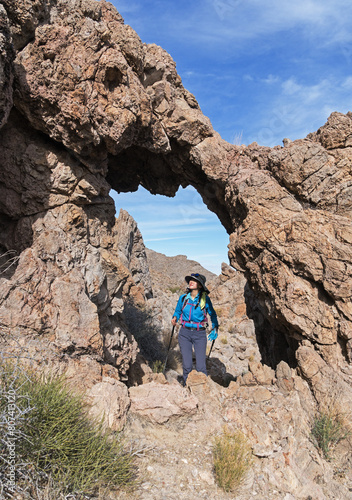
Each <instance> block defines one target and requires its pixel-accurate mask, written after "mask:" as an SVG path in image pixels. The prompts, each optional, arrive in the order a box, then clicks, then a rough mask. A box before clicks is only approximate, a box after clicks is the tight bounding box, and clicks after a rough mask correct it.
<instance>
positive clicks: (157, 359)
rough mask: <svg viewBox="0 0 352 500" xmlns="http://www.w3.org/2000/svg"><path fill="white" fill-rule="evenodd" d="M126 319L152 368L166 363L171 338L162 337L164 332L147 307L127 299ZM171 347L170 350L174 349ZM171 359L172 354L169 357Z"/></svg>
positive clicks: (142, 353)
mask: <svg viewBox="0 0 352 500" xmlns="http://www.w3.org/2000/svg"><path fill="white" fill-rule="evenodd" d="M124 320H125V322H126V325H127V327H128V329H129V331H130V332H131V333H132V335H133V337H134V338H135V340H136V342H137V344H138V347H139V350H140V353H141V355H142V356H143V358H144V359H145V360H146V361H147V362H148V364H149V365H150V367H151V368H153V366H154V367H155V369H156V370H158V371H160V370H159V368H160V367H161V364H162V366H163V365H164V362H165V358H166V354H167V348H168V345H169V340H170V337H169V339H167V338H165V339H164V338H163V337H162V332H161V331H160V329H159V328H158V327H157V325H156V324H155V323H153V318H152V316H151V315H150V313H149V312H148V310H147V309H146V308H141V307H137V306H136V305H135V304H133V302H131V301H127V302H125V305H124ZM175 337H176V335H174V337H173V340H172V346H173V345H174V343H175V342H176V340H175ZM172 346H171V347H170V350H171V349H172ZM168 359H171V357H170V355H169V358H168Z"/></svg>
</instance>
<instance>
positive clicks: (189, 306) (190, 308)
mask: <svg viewBox="0 0 352 500" xmlns="http://www.w3.org/2000/svg"><path fill="white" fill-rule="evenodd" d="M198 300H199V293H198V295H197V296H196V297H195V298H194V299H192V297H191V294H190V293H188V294H187V295H186V294H183V295H181V297H180V298H179V299H178V302H177V305H176V309H175V312H174V316H176V319H177V321H178V320H179V319H180V318H181V322H182V325H183V326H197V325H199V324H201V323H203V325H204V322H205V321H206V319H207V314H209V316H210V319H211V323H212V326H213V328H218V326H219V323H218V318H217V315H216V312H215V310H214V307H213V304H212V303H211V300H210V299H209V297H208V295H207V296H206V302H205V307H204V309H203V310H202V309H201V308H200V305H198V306H197V303H198ZM183 305H184V307H183ZM182 308H183V309H182ZM181 316H182V317H181ZM201 326H202V325H201ZM204 326H205V325H204Z"/></svg>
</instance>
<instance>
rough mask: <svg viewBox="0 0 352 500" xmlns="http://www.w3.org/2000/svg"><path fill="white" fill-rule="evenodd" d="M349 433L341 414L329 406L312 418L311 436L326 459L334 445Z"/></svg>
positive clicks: (329, 457) (328, 457)
mask: <svg viewBox="0 0 352 500" xmlns="http://www.w3.org/2000/svg"><path fill="white" fill-rule="evenodd" d="M349 435H350V431H349V430H348V429H346V427H345V426H344V422H343V418H342V416H341V415H340V414H339V413H338V412H337V411H334V410H333V409H331V408H330V409H327V410H325V411H322V412H320V413H319V414H318V415H317V416H316V417H315V419H314V423H313V427H312V436H313V439H314V441H315V444H316V445H317V447H318V448H319V449H320V450H321V452H322V454H323V456H324V458H325V459H326V460H330V459H331V451H332V449H333V448H334V446H336V445H337V444H338V443H339V442H340V441H342V440H343V439H346V438H347V437H348V436H349Z"/></svg>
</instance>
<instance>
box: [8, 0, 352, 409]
mask: <svg viewBox="0 0 352 500" xmlns="http://www.w3.org/2000/svg"><path fill="white" fill-rule="evenodd" d="M0 3H1V5H2V7H3V8H1V12H0V15H1V24H0V29H1V34H2V37H1V40H0V49H1V57H0V68H1V72H0V85H1V88H2V89H3V90H4V92H3V93H2V96H3V97H2V98H1V101H0V110H1V117H2V118H1V120H0V122H1V125H2V130H1V134H2V135H1V144H0V158H1V173H0V176H1V177H0V210H1V217H0V225H1V237H0V245H1V247H2V248H3V250H4V251H5V250H6V251H11V252H17V254H18V257H19V259H18V265H17V268H16V269H15V266H12V268H11V272H8V273H7V275H6V276H5V277H3V278H2V283H1V296H0V321H1V323H2V325H3V327H6V328H9V329H11V331H14V330H16V329H17V330H18V331H19V332H21V333H22V334H23V333H26V334H29V335H32V336H38V335H40V336H42V337H43V336H47V338H50V340H52V341H53V342H56V344H57V346H58V350H59V351H60V352H64V353H66V354H68V353H69V354H70V355H71V356H72V355H78V354H87V353H90V354H92V355H94V356H97V357H100V358H99V359H103V360H104V362H106V363H110V364H112V365H113V366H115V367H116V369H117V370H118V372H119V373H120V375H121V376H122V377H125V376H126V373H127V369H128V367H129V366H130V364H131V362H132V361H133V360H134V359H135V355H136V347H135V344H134V342H133V340H132V338H131V337H129V332H128V328H127V327H126V325H125V324H124V321H123V318H121V309H122V305H123V301H124V297H127V296H128V297H129V298H133V301H134V303H137V304H138V303H139V304H141V303H142V302H143V301H144V300H145V296H146V295H148V294H150V291H149V289H148V284H147V283H146V282H143V280H142V278H141V275H139V276H138V273H134V275H135V278H136V279H135V280H133V276H132V274H133V273H131V272H130V271H129V270H128V269H127V268H126V266H125V264H124V262H125V261H126V256H124V250H123V249H122V250H121V247H120V248H119V244H118V243H117V241H116V239H117V237H118V234H120V237H121V232H120V233H119V231H118V225H116V223H115V218H114V207H113V204H112V201H111V199H110V198H109V196H108V193H109V189H110V187H113V188H114V189H116V190H117V191H118V192H120V191H134V190H136V189H137V188H138V186H139V185H140V184H142V185H143V186H144V187H146V188H147V189H148V190H149V191H150V192H152V193H160V194H164V195H168V196H172V195H174V194H175V192H176V191H177V189H178V187H179V186H180V185H181V186H184V187H185V186H187V185H189V184H191V185H193V186H194V187H195V188H196V189H197V190H198V191H199V193H200V194H201V195H202V197H203V200H204V202H205V204H206V205H207V206H208V208H209V209H210V210H213V211H214V212H215V213H216V214H217V215H218V217H219V219H220V220H221V222H222V223H223V225H224V226H225V228H226V230H227V231H228V233H229V234H230V246H229V256H230V260H231V264H232V266H233V267H235V268H236V269H237V270H238V271H241V272H242V273H243V274H244V275H245V277H246V279H247V281H248V290H247V294H246V305H247V306H248V307H247V309H248V315H249V316H250V317H251V319H252V320H253V321H254V327H255V333H256V336H257V338H258V339H259V342H258V345H259V348H260V351H261V353H262V356H263V357H264V358H265V361H267V362H268V363H270V364H271V366H272V367H273V368H274V367H275V366H276V365H277V364H278V363H279V362H280V361H281V360H282V359H285V360H287V361H289V362H290V363H291V364H292V365H294V364H295V363H297V365H298V369H299V370H300V371H301V373H302V375H303V376H304V377H306V378H307V380H308V381H309V383H310V384H311V386H312V387H313V390H314V386H315V380H316V378H315V377H314V376H313V375H312V374H311V372H310V371H309V370H306V369H305V367H306V365H305V363H304V361H303V359H306V357H303V356H301V355H299V354H298V352H301V351H299V349H300V348H302V347H304V349H305V350H308V352H309V353H310V355H311V356H313V357H314V358H315V357H316V356H318V357H319V363H323V364H324V366H327V367H328V370H329V371H330V370H332V371H333V372H334V373H339V372H340V370H342V373H344V378H345V380H344V383H343V385H341V387H340V389H341V391H342V390H343V391H344V392H345V393H346V398H347V399H349V401H350V400H351V394H352V392H351V370H350V366H351V360H352V355H351V346H352V344H351V343H352V326H351V325H352V309H351V307H352V306H351V287H352V279H351V274H352V256H351V241H352V230H351V196H350V192H351V191H350V190H351V182H352V180H351V172H350V167H349V164H350V159H351V154H352V153H351V123H352V116H351V114H347V115H342V114H340V113H333V114H332V115H331V117H330V118H329V120H328V122H327V124H325V125H324V126H323V127H321V129H319V130H318V132H316V133H313V134H310V135H309V136H308V137H307V138H305V139H303V140H300V141H294V142H289V141H285V143H286V146H285V147H283V148H282V147H280V146H277V147H275V148H273V149H270V148H264V147H260V146H258V145H256V144H252V145H250V146H248V147H244V146H241V147H237V146H233V145H230V144H227V143H226V142H225V141H223V140H221V138H220V137H219V135H218V134H217V133H215V132H214V131H213V129H212V127H211V124H210V122H209V120H208V119H207V118H206V117H204V115H203V114H202V112H201V110H200V108H199V106H198V104H197V102H196V100H195V98H194V96H193V95H191V94H190V93H189V92H188V91H187V90H186V89H185V88H184V87H183V85H182V82H181V79H180V77H179V76H178V75H177V72H176V69H175V63H174V61H173V60H172V59H171V57H170V56H169V55H168V54H167V53H166V52H165V51H163V50H162V49H161V48H160V47H157V46H156V45H145V44H142V43H141V41H140V39H139V38H138V36H137V35H136V33H135V32H134V31H133V30H132V29H131V28H130V27H129V26H126V25H125V24H124V23H123V19H122V18H121V16H120V15H119V14H118V13H117V12H116V10H115V8H114V7H113V6H112V5H111V4H109V3H107V2H105V1H101V2H95V1H93V0H74V1H70V2H69V1H67V0H51V1H50V2H48V1H46V0H36V1H35V2H28V1H27V0H15V1H13V2H12V1H11V2H10V1H8V0H2V1H1V2H0ZM4 9H5V11H6V15H5V11H4ZM10 36H12V40H13V46H11V45H10V44H9V37H10ZM13 49H15V54H14V53H13ZM14 56H15V59H14ZM12 103H13V104H12ZM11 106H12V108H11ZM125 243H126V242H125ZM125 243H123V244H122V243H121V244H122V245H123V247H124V248H126V245H125ZM121 244H120V245H121ZM138 255H139V251H137V253H136V255H135V257H134V258H133V259H134V260H137V261H138V260H139V257H138ZM142 274H143V273H142ZM121 300H122V302H121ZM305 352H306V351H305ZM101 357H102V358H101ZM337 378H338V379H339V377H337ZM337 383H338V382H337ZM314 393H315V395H316V397H318V395H319V391H317V390H315V392H314Z"/></svg>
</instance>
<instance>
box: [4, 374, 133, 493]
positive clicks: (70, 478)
mask: <svg viewBox="0 0 352 500" xmlns="http://www.w3.org/2000/svg"><path fill="white" fill-rule="evenodd" d="M1 368H2V370H1V379H0V384H1V394H0V411H3V409H4V407H5V406H6V404H7V400H6V393H7V392H8V391H9V389H11V390H12V392H15V394H16V406H17V409H18V410H17V418H16V433H17V440H16V455H17V456H16V460H17V462H18V463H20V462H21V463H24V464H27V465H26V467H27V469H30V471H31V474H32V475H33V472H34V474H35V475H36V476H37V477H45V478H52V479H53V481H54V482H55V483H56V484H59V485H60V488H61V490H62V492H64V493H69V492H73V493H74V492H76V493H79V492H81V493H83V492H84V493H91V492H95V491H97V490H98V489H99V488H101V487H106V486H109V487H117V486H121V485H127V484H128V483H132V482H133V478H134V475H135V469H134V464H133V456H132V454H131V453H128V452H125V451H124V445H123V441H122V440H121V439H120V437H119V436H118V435H116V434H113V433H111V432H104V431H103V428H102V423H101V422H97V421H94V420H92V419H91V418H90V417H89V416H88V411H89V408H88V407H87V405H86V404H85V403H84V400H83V396H82V395H77V394H73V393H72V392H71V391H70V390H69V388H68V387H67V385H66V383H65V380H64V379H63V378H62V377H54V376H49V377H47V378H44V377H43V376H37V375H35V374H32V373H28V372H25V371H23V370H22V371H21V370H18V368H16V367H13V366H11V365H7V366H2V367H1ZM22 412H24V415H22V416H21V413H22ZM4 467H6V463H5V462H4V463H1V462H0V472H2V471H1V469H3V468H4Z"/></svg>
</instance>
